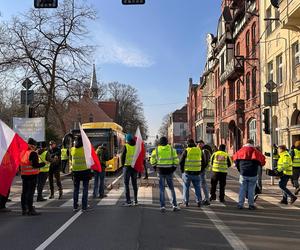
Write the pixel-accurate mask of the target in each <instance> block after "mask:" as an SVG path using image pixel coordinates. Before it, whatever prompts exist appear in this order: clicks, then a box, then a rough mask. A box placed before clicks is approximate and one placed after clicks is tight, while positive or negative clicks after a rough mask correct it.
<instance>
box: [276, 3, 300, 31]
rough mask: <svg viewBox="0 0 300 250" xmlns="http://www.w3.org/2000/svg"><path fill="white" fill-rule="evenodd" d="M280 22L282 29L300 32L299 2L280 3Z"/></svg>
mask: <svg viewBox="0 0 300 250" xmlns="http://www.w3.org/2000/svg"><path fill="white" fill-rule="evenodd" d="M279 9H280V10H282V11H281V13H280V17H279V18H280V21H281V22H282V24H283V28H284V29H288V30H293V31H297V32H299V31H300V0H293V1H291V0H283V1H281V2H280V5H279Z"/></svg>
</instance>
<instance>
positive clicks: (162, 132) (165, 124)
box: [158, 114, 170, 138]
mask: <svg viewBox="0 0 300 250" xmlns="http://www.w3.org/2000/svg"><path fill="white" fill-rule="evenodd" d="M169 119H170V114H167V115H165V116H164V117H163V120H162V123H161V125H160V128H159V130H158V135H159V137H162V136H165V137H167V138H168V127H169Z"/></svg>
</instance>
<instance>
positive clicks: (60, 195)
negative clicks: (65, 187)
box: [58, 190, 63, 200]
mask: <svg viewBox="0 0 300 250" xmlns="http://www.w3.org/2000/svg"><path fill="white" fill-rule="evenodd" d="M62 196H63V191H62V190H59V196H58V199H59V200H60V199H61V198H62Z"/></svg>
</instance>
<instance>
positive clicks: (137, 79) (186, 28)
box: [0, 0, 221, 139]
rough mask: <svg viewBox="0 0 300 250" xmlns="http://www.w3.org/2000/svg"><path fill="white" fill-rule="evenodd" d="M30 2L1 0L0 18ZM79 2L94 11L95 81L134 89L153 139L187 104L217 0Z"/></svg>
mask: <svg viewBox="0 0 300 250" xmlns="http://www.w3.org/2000/svg"><path fill="white" fill-rule="evenodd" d="M33 1H34V0H9V1H6V0H0V13H1V17H0V19H2V20H7V19H9V18H10V17H11V16H14V15H18V14H19V13H22V12H25V11H26V10H28V9H29V8H31V7H32V6H33ZM59 1H62V0H59ZM76 1H81V0H75V3H76ZM83 1H84V2H87V3H90V4H92V6H93V8H95V10H96V11H97V13H98V14H97V15H98V17H97V20H96V21H95V22H92V23H90V24H89V29H90V32H91V33H90V35H89V37H90V41H89V42H90V44H93V45H96V46H97V50H96V53H95V58H92V59H91V60H92V62H91V63H93V62H95V64H96V69H97V80H98V81H100V82H111V81H118V82H121V83H125V84H130V85H132V86H134V87H135V88H136V89H137V90H138V94H139V97H140V99H141V101H142V102H143V104H144V113H145V117H146V120H147V123H148V127H149V135H150V139H151V136H155V135H156V134H157V132H158V129H159V127H160V125H161V122H162V119H163V117H164V116H165V115H166V114H168V113H170V112H173V111H175V110H176V109H179V108H181V107H182V106H183V105H184V104H185V103H186V98H187V95H188V79H189V78H190V77H192V78H193V81H194V82H195V83H197V82H199V79H200V76H201V74H202V72H203V68H204V64H205V58H206V34H207V33H213V34H215V33H216V26H217V20H218V18H219V16H220V13H221V11H220V8H221V0H146V4H145V5H140V6H124V5H122V4H121V0H83ZM91 70H92V69H91ZM152 138H153V137H152Z"/></svg>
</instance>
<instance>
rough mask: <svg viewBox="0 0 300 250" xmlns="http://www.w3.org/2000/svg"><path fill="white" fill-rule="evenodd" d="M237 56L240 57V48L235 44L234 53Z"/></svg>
mask: <svg viewBox="0 0 300 250" xmlns="http://www.w3.org/2000/svg"><path fill="white" fill-rule="evenodd" d="M235 54H236V55H237V56H240V55H241V48H240V43H237V45H236V53H235Z"/></svg>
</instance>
